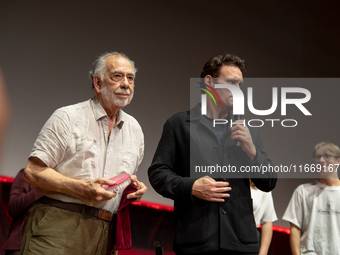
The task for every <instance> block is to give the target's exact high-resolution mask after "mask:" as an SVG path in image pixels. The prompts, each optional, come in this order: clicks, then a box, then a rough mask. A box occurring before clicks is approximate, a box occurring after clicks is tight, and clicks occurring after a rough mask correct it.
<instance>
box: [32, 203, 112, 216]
mask: <svg viewBox="0 0 340 255" xmlns="http://www.w3.org/2000/svg"><path fill="white" fill-rule="evenodd" d="M37 202H38V203H42V204H46V205H51V206H54V207H58V208H60V209H64V210H69V211H72V212H77V213H81V214H86V215H90V216H93V217H97V218H98V219H102V220H105V221H111V220H112V216H113V215H112V213H111V212H109V211H106V210H104V209H99V208H96V207H92V206H88V205H82V204H77V203H66V202H62V201H60V200H56V199H53V198H49V197H42V198H40V199H39V200H38V201H37Z"/></svg>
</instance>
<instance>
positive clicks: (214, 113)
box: [207, 104, 230, 119]
mask: <svg viewBox="0 0 340 255" xmlns="http://www.w3.org/2000/svg"><path fill="white" fill-rule="evenodd" d="M207 108H208V109H207V117H209V118H211V119H225V118H226V117H227V116H228V113H229V111H230V110H229V109H224V108H221V107H219V106H215V105H209V104H208V107H207Z"/></svg>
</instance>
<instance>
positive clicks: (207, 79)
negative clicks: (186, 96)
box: [204, 75, 215, 87]
mask: <svg viewBox="0 0 340 255" xmlns="http://www.w3.org/2000/svg"><path fill="white" fill-rule="evenodd" d="M204 84H208V85H209V86H211V87H215V86H214V85H215V84H214V79H213V78H212V77H211V76H210V75H207V76H205V78H204Z"/></svg>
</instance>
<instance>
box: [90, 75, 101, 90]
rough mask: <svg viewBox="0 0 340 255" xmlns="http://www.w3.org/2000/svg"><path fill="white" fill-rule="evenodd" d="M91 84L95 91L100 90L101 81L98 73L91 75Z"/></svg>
mask: <svg viewBox="0 0 340 255" xmlns="http://www.w3.org/2000/svg"><path fill="white" fill-rule="evenodd" d="M92 81H93V86H94V89H95V90H96V92H97V93H99V92H100V89H101V87H102V81H101V79H100V77H99V75H95V76H93V80H92Z"/></svg>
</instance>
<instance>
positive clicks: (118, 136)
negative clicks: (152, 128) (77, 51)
mask: <svg viewBox="0 0 340 255" xmlns="http://www.w3.org/2000/svg"><path fill="white" fill-rule="evenodd" d="M143 155H144V136H143V132H142V129H141V127H140V125H139V123H138V122H137V120H136V119H135V118H133V117H132V116H130V115H128V114H126V113H125V112H123V111H122V110H120V111H119V113H118V118H117V122H116V125H115V126H114V127H113V128H112V130H111V134H110V136H109V118H108V116H107V114H106V112H105V110H104V109H103V107H102V106H101V104H100V102H99V101H98V99H97V98H96V97H94V98H93V99H90V100H88V101H85V102H82V103H78V104H75V105H71V106H66V107H62V108H60V109H58V110H56V111H55V112H54V113H53V114H52V116H51V117H50V118H49V120H48V121H47V122H46V123H45V125H44V127H43V128H42V130H41V131H40V134H39V136H38V138H37V140H36V141H35V143H34V146H33V149H32V152H31V154H30V157H37V158H39V159H40V160H42V161H43V162H44V163H45V164H46V165H47V166H48V167H51V168H53V169H54V170H55V171H57V172H59V173H60V174H62V175H64V176H67V177H70V178H74V179H78V180H94V179H96V178H98V177H103V178H105V179H109V178H111V177H113V176H117V175H119V174H123V173H128V174H130V175H132V174H135V173H136V172H137V169H138V166H139V164H140V163H141V161H142V159H143ZM36 192H37V198H39V197H42V196H48V197H51V198H54V199H58V200H61V201H64V202H72V203H80V204H87V205H90V206H95V207H98V208H102V209H105V210H108V211H110V212H112V213H115V212H116V211H117V209H118V206H119V202H120V198H121V195H122V191H120V192H117V196H116V197H114V198H112V199H111V200H108V201H105V202H102V203H100V204H99V205H98V204H94V203H93V202H92V201H90V200H89V199H87V198H84V197H74V196H70V195H68V194H63V193H58V192H54V191H49V190H45V189H41V188H37V189H36Z"/></svg>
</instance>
